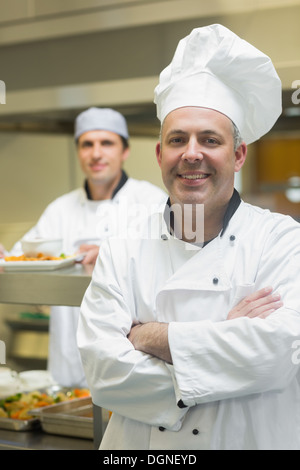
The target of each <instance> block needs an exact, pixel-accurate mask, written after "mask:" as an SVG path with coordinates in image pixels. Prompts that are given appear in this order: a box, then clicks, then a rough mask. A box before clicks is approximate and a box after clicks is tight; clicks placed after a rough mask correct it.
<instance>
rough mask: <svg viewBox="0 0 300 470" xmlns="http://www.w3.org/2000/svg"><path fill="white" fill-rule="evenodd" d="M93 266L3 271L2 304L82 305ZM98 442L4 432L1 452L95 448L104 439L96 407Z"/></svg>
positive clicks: (0, 438) (1, 432)
mask: <svg viewBox="0 0 300 470" xmlns="http://www.w3.org/2000/svg"><path fill="white" fill-rule="evenodd" d="M92 271H93V266H91V265H82V264H79V263H76V264H75V265H73V266H71V267H68V268H64V269H57V270H54V271H30V272H29V271H27V272H25V271H4V270H3V269H1V268H0V303H4V304H30V305H68V306H75V307H76V306H80V304H81V301H82V298H83V295H84V293H85V290H86V288H87V287H88V285H89V283H90V279H91V275H92ZM95 417H96V420H95V419H94V421H95V423H97V426H95V423H94V442H93V441H91V440H86V439H78V438H72V437H69V438H68V437H64V436H54V435H48V434H46V433H44V432H42V431H41V430H37V431H26V432H15V431H6V430H5V431H4V430H0V449H41V450H50V449H66V450H68V449H69V450H75V449H82V450H84V449H86V450H90V449H95V448H98V446H99V442H100V440H101V438H102V419H101V408H99V407H97V406H94V418H95Z"/></svg>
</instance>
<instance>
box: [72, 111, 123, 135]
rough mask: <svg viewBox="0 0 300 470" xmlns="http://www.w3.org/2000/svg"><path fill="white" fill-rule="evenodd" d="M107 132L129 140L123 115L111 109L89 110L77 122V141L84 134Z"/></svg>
mask: <svg viewBox="0 0 300 470" xmlns="http://www.w3.org/2000/svg"><path fill="white" fill-rule="evenodd" d="M96 130H105V131H111V132H115V133H116V134H118V135H120V136H122V137H124V138H125V139H128V129H127V123H126V120H125V118H124V116H123V115H122V114H120V113H119V112H118V111H115V110H114V109H110V108H95V107H92V108H89V109H87V110H86V111H83V112H82V113H80V114H79V115H78V116H77V118H76V120H75V132H74V137H75V140H77V139H78V137H80V136H81V134H83V133H84V132H88V131H96Z"/></svg>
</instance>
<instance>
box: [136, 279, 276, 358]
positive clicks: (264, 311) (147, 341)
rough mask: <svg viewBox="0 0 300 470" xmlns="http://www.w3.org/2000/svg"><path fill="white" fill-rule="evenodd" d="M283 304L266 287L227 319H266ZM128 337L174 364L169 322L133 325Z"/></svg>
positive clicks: (245, 300) (247, 299) (255, 293)
mask: <svg viewBox="0 0 300 470" xmlns="http://www.w3.org/2000/svg"><path fill="white" fill-rule="evenodd" d="M282 305H283V304H282V301H281V299H280V295H279V294H274V293H273V292H272V287H266V288H264V289H261V290H259V291H257V292H254V293H253V294H251V295H249V296H247V297H245V298H244V299H243V300H242V301H241V302H240V303H239V304H238V305H237V306H235V307H234V308H233V309H232V310H231V311H230V312H229V314H228V316H227V320H234V319H235V318H239V317H249V318H255V317H259V318H262V319H264V318H266V317H267V316H269V315H270V314H271V313H272V312H274V311H275V310H277V309H278V308H280V307H282ZM128 339H129V341H130V342H131V343H132V344H133V346H134V348H135V349H137V350H138V351H143V352H145V353H147V354H151V355H152V356H155V357H158V358H159V359H161V360H163V361H165V362H167V363H169V364H172V356H171V352H170V348H169V341H168V323H160V322H149V323H144V324H142V323H139V324H137V325H133V326H132V328H131V331H130V333H129V335H128Z"/></svg>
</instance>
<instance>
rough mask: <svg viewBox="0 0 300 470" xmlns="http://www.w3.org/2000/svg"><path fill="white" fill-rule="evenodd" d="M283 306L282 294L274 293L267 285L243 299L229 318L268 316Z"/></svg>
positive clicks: (230, 313)
mask: <svg viewBox="0 0 300 470" xmlns="http://www.w3.org/2000/svg"><path fill="white" fill-rule="evenodd" d="M282 306H283V302H282V301H281V298H280V295H279V294H275V293H273V289H272V287H266V288H264V289H261V290H259V291H257V292H254V293H253V294H250V295H248V296H247V297H245V298H244V299H243V300H241V301H240V303H239V304H238V305H236V307H234V308H233V309H232V310H230V312H229V314H228V317H227V320H233V319H235V318H239V317H249V318H255V317H259V318H266V317H268V316H269V315H270V314H271V313H273V312H274V311H275V310H277V309H278V308H280V307H282Z"/></svg>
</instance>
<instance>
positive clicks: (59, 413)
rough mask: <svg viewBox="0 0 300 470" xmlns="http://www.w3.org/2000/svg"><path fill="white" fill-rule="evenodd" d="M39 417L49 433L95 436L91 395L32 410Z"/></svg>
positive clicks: (82, 436)
mask: <svg viewBox="0 0 300 470" xmlns="http://www.w3.org/2000/svg"><path fill="white" fill-rule="evenodd" d="M32 415H33V416H34V417H36V418H38V419H39V421H40V424H41V427H42V429H43V431H45V432H47V433H49V434H58V435H63V436H72V437H81V438H84V439H93V438H94V423H93V404H92V399H91V397H87V398H75V399H73V400H70V401H65V402H61V403H58V404H56V405H50V406H46V407H44V408H40V409H36V410H32Z"/></svg>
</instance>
